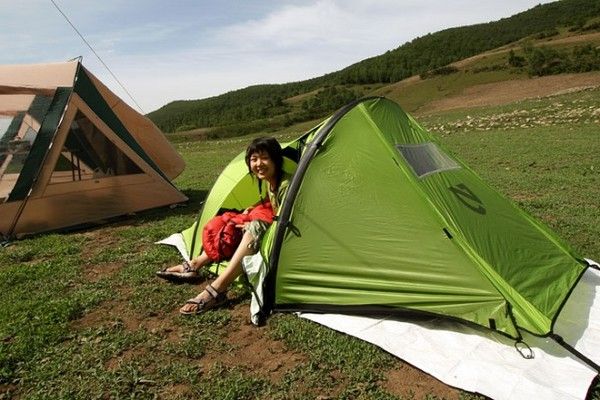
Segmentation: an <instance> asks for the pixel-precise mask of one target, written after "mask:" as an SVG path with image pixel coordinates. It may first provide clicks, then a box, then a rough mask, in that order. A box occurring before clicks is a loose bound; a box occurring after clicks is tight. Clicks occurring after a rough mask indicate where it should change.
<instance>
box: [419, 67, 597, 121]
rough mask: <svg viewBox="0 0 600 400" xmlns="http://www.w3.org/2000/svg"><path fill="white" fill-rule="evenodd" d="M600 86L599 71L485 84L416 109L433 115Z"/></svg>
mask: <svg viewBox="0 0 600 400" xmlns="http://www.w3.org/2000/svg"><path fill="white" fill-rule="evenodd" d="M595 87H600V72H588V73H583V74H561V75H552V76H544V77H540V78H531V79H519V80H514V81H503V82H495V83H486V84H482V85H476V86H471V87H469V88H466V89H465V90H464V91H462V92H461V93H460V94H457V95H455V96H452V97H448V98H444V99H440V100H435V101H432V102H431V103H429V104H426V105H425V106H423V107H422V108H421V109H419V112H418V113H419V114H421V115H423V114H432V113H436V112H440V111H448V110H453V109H458V108H472V107H483V106H497V105H501V104H508V103H512V102H515V101H518V100H523V99H531V98H537V97H545V96H551V95H555V94H559V93H565V91H574V90H584V89H589V88H595Z"/></svg>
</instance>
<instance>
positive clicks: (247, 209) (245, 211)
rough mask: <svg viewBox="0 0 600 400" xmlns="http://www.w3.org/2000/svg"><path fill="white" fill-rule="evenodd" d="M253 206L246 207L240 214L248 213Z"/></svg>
mask: <svg viewBox="0 0 600 400" xmlns="http://www.w3.org/2000/svg"><path fill="white" fill-rule="evenodd" d="M253 208H254V206H252V207H248V208H246V209H245V210H244V212H243V213H242V214H250V211H252V209H253Z"/></svg>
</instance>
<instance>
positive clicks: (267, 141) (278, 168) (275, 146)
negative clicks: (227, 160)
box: [246, 137, 283, 191]
mask: <svg viewBox="0 0 600 400" xmlns="http://www.w3.org/2000/svg"><path fill="white" fill-rule="evenodd" d="M263 151H264V152H265V153H267V154H268V155H269V158H271V160H272V161H273V164H275V176H276V177H277V185H279V183H281V177H282V176H283V151H282V150H281V146H280V145H279V142H278V141H277V140H276V139H274V138H272V137H258V138H256V139H254V140H253V141H252V142H251V143H250V145H249V146H248V148H247V149H246V165H247V166H248V172H250V173H251V174H252V170H251V169H250V157H252V154H254V153H262V152H263ZM260 183H261V182H260V180H259V181H258V188H259V189H258V190H259V191H260V186H261V185H260ZM272 189H273V190H276V189H277V188H272Z"/></svg>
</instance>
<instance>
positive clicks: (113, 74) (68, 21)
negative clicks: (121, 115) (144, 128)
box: [50, 0, 145, 114]
mask: <svg viewBox="0 0 600 400" xmlns="http://www.w3.org/2000/svg"><path fill="white" fill-rule="evenodd" d="M50 2H52V4H53V5H54V7H55V8H56V9H57V10H58V12H59V13H60V14H61V15H62V16H63V17H64V19H65V20H66V21H67V23H68V24H69V25H70V26H71V28H73V30H74V31H75V32H76V33H77V35H78V36H79V37H80V38H81V40H83V43H85V45H86V46H87V47H88V48H89V49H90V51H91V52H92V53H93V54H94V55H95V56H96V58H97V59H98V61H100V63H101V64H102V65H103V66H104V68H106V70H107V71H108V73H109V74H110V76H112V77H113V79H114V80H115V81H116V82H117V84H118V85H119V86H120V87H121V89H123V91H124V92H125V93H126V94H127V96H128V97H129V98H130V99H131V101H133V103H134V104H135V106H136V107H137V108H138V110H140V112H141V113H142V114H145V112H144V110H143V109H142V106H140V105H139V104H138V102H137V101H136V100H135V98H134V97H133V95H132V94H131V93H130V92H129V90H127V88H126V87H125V85H124V84H123V83H122V82H121V80H120V79H119V78H117V76H116V75H115V73H114V72H113V71H112V70H111V69H110V68H109V67H108V65H107V64H106V63H105V62H104V60H103V59H102V57H100V55H99V54H98V52H96V50H94V48H93V47H92V45H91V44H90V42H88V41H87V40H86V38H85V37H84V36H83V34H82V33H81V32H80V31H79V29H77V27H76V26H75V24H73V22H71V20H70V19H69V17H67V15H66V14H65V13H64V12H63V10H61V9H60V7H59V6H58V4H56V2H55V1H54V0H50ZM79 60H80V61H81V57H80V58H79Z"/></svg>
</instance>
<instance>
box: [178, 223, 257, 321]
mask: <svg viewBox="0 0 600 400" xmlns="http://www.w3.org/2000/svg"><path fill="white" fill-rule="evenodd" d="M254 240H255V239H254V236H253V235H252V234H250V233H249V232H244V236H243V237H242V241H241V242H240V244H239V246H238V247H237V249H236V250H235V253H233V256H232V257H231V260H230V261H229V264H227V268H225V270H224V271H223V272H221V274H220V275H219V277H218V278H217V279H215V281H214V282H213V283H211V286H212V287H213V288H215V290H216V291H217V292H219V293H224V292H225V291H227V288H228V287H229V285H231V283H232V282H233V281H234V280H235V279H236V278H237V277H238V276H240V275H241V273H242V259H243V258H244V257H245V256H249V255H251V254H254V253H255V251H254V250H252V249H251V248H249V247H248V246H249V245H250V243H252V242H253V241H254ZM212 299H213V297H212V296H211V295H210V294H209V293H208V292H207V291H206V290H204V291H203V292H202V293H200V294H199V295H198V296H196V297H194V299H193V300H199V301H207V302H208V301H210V300H212ZM197 308H198V305H197V304H185V305H184V306H183V307H181V309H180V311H182V312H194V311H195V310H196V309H197Z"/></svg>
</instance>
